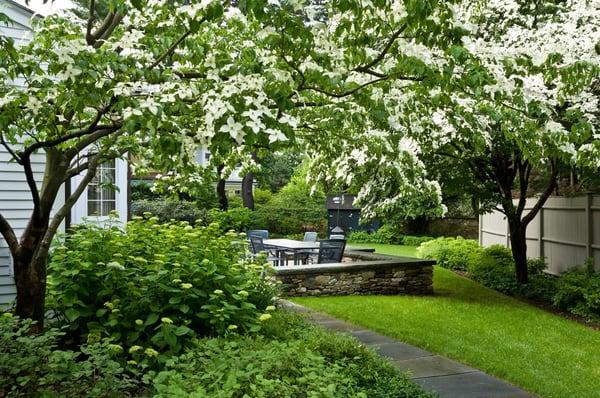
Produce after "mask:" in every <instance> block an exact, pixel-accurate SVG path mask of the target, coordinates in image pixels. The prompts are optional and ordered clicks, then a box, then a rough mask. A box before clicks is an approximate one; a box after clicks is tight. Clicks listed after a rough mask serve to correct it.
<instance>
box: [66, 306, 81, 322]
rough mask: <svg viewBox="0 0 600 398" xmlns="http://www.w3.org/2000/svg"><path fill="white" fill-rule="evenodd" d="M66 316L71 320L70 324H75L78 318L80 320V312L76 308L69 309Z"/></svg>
mask: <svg viewBox="0 0 600 398" xmlns="http://www.w3.org/2000/svg"><path fill="white" fill-rule="evenodd" d="M65 316H66V317H67V318H68V319H69V321H70V322H74V321H75V320H76V319H77V318H79V311H78V310H76V309H75V308H69V309H68V310H66V311H65Z"/></svg>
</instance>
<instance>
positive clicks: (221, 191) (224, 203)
mask: <svg viewBox="0 0 600 398" xmlns="http://www.w3.org/2000/svg"><path fill="white" fill-rule="evenodd" d="M217 196H218V197H219V208H220V209H221V210H223V211H225V210H227V209H228V208H229V201H228V200H227V192H226V191H225V180H224V179H222V178H221V179H219V181H218V182H217Z"/></svg>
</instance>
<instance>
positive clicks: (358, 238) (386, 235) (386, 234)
mask: <svg viewBox="0 0 600 398" xmlns="http://www.w3.org/2000/svg"><path fill="white" fill-rule="evenodd" d="M402 238H403V237H402V235H400V233H399V232H398V231H397V230H396V229H395V228H394V227H392V226H389V225H383V226H382V227H381V228H379V229H378V230H377V231H375V232H366V231H354V232H352V233H350V235H349V236H348V241H349V242H353V243H382V244H399V243H402Z"/></svg>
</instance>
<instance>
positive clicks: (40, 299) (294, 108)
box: [0, 0, 462, 325]
mask: <svg viewBox="0 0 600 398" xmlns="http://www.w3.org/2000/svg"><path fill="white" fill-rule="evenodd" d="M461 31H462V30H461V29H457V28H455V27H454V25H453V14H452V10H451V8H450V6H449V3H447V2H438V1H434V0H406V1H393V2H392V1H381V0H378V1H373V2H359V1H352V0H343V1H332V2H330V3H325V4H324V5H311V4H307V3H305V2H303V1H299V0H290V1H274V0H270V1H268V2H267V1H262V0H246V1H240V2H237V4H236V5H235V6H232V5H229V4H227V3H225V4H222V3H221V2H217V1H211V0H202V1H198V2H192V3H191V4H185V5H179V4H177V2H167V1H158V0H150V1H143V0H131V1H129V0H127V1H111V2H109V3H108V13H107V14H106V15H105V16H102V17H99V16H97V14H96V7H95V1H94V0H90V2H89V11H88V13H87V16H85V18H79V17H77V16H76V15H74V14H68V15H63V16H58V15H53V16H49V17H47V18H45V19H43V20H41V21H38V22H36V23H35V28H34V33H33V36H32V40H31V42H30V43H28V44H25V45H22V46H16V45H15V44H14V43H13V42H12V41H10V40H3V42H2V46H1V48H0V93H1V95H0V138H1V139H0V144H1V145H2V148H3V150H4V151H6V152H8V153H10V154H11V156H12V158H13V160H14V161H15V162H16V163H17V164H18V165H20V166H21V167H22V170H23V173H24V175H25V176H26V180H27V183H28V186H29V190H30V192H31V199H32V202H33V211H32V213H31V217H30V219H29V222H28V224H27V227H26V229H25V231H24V232H23V234H22V235H21V237H18V236H16V234H15V232H14V229H13V227H12V226H11V224H10V222H9V221H8V219H7V218H6V217H4V216H2V214H1V210H0V232H1V234H2V236H3V238H4V239H5V240H6V242H7V243H8V246H9V248H10V252H11V254H12V256H13V258H14V269H15V281H16V285H17V308H16V311H17V314H18V315H20V316H22V317H29V318H33V319H35V320H37V321H38V322H39V325H42V324H43V316H44V293H45V286H46V284H45V281H46V261H47V260H46V259H47V255H48V251H49V247H50V244H51V241H52V239H53V237H54V235H55V233H56V231H57V229H58V228H59V226H60V224H61V222H62V221H63V220H64V218H65V216H66V215H67V214H68V212H69V211H70V208H71V207H72V206H73V204H74V203H75V202H76V200H77V199H78V197H79V196H80V195H81V193H82V192H83V191H84V190H85V189H86V185H87V184H88V183H89V182H90V181H91V180H92V179H93V177H94V175H95V172H96V170H97V168H98V165H100V164H101V163H103V162H106V161H108V160H110V159H113V158H115V157H119V156H124V154H126V153H129V154H135V155H136V157H137V158H138V159H141V160H142V162H141V164H140V165H138V167H140V168H143V167H146V166H151V167H157V168H159V169H165V170H170V171H172V174H173V175H177V176H182V175H186V174H190V173H193V172H195V171H197V169H196V166H195V162H194V161H193V159H194V157H195V155H196V150H197V147H198V145H208V146H209V147H210V149H211V152H212V153H214V154H218V157H220V158H222V159H218V160H221V161H222V163H223V164H225V163H226V162H224V161H223V159H225V158H226V157H227V156H228V155H229V154H230V153H231V150H232V149H235V150H236V151H238V153H240V154H249V153H251V152H252V151H253V150H255V148H256V147H260V146H273V145H280V144H279V143H285V142H298V140H299V139H302V140H303V141H302V142H318V141H320V140H321V138H320V136H319V132H321V131H325V130H329V129H330V128H333V130H331V131H338V132H339V134H340V135H345V134H346V132H344V131H343V130H341V127H340V126H341V125H340V126H335V125H334V124H332V123H333V122H334V121H335V120H336V119H337V120H341V119H343V118H344V114H345V113H346V112H350V115H352V114H353V113H356V115H357V117H356V120H357V122H358V121H359V117H358V112H360V113H363V114H364V113H365V112H366V113H369V112H370V109H369V107H370V106H371V103H372V98H371V97H372V96H371V94H365V95H363V94H362V93H363V92H370V91H371V90H372V89H374V88H375V87H380V88H379V90H380V91H382V90H383V91H385V92H387V91H388V90H389V87H395V89H396V90H403V91H410V90H412V89H414V88H415V87H417V86H418V85H419V84H421V83H422V82H423V81H425V80H428V79H431V80H435V79H437V77H436V76H437V75H438V74H437V73H436V72H435V71H434V69H435V65H428V62H429V60H428V59H423V56H422V54H421V53H420V52H419V51H418V50H419V49H421V48H426V49H431V51H438V52H443V51H444V50H445V49H446V48H447V47H448V46H449V45H453V44H457V43H458V41H459V39H460V35H461ZM406 42H411V43H412V44H411V48H410V49H408V50H406V49H405V48H404V47H403V45H404V44H403V43H406ZM15 82H17V83H19V84H17V85H15ZM432 84H433V83H432ZM318 109H322V111H318ZM344 125H347V123H346V124H344ZM341 143H342V141H340V144H341ZM332 146H333V147H334V149H335V144H332ZM36 153H41V154H43V155H44V156H45V159H46V172H45V173H44V177H43V181H42V182H41V184H38V182H37V181H36V179H35V178H34V174H33V171H32V167H31V157H32V156H33V154H36ZM79 174H81V175H83V177H82V178H81V183H80V184H79V185H78V186H77V187H75V188H74V189H73V190H72V192H71V194H70V196H69V197H68V198H67V199H66V201H65V203H64V205H63V206H61V207H60V208H58V209H55V204H56V199H57V195H58V192H59V190H60V187H61V186H62V185H63V184H64V183H65V182H67V181H69V180H70V179H71V178H72V177H74V176H76V175H79ZM53 209H55V210H56V211H55V213H53Z"/></svg>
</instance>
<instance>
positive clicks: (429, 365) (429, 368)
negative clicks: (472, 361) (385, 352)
mask: <svg viewBox="0 0 600 398" xmlns="http://www.w3.org/2000/svg"><path fill="white" fill-rule="evenodd" d="M392 363H393V364H394V365H395V366H396V367H397V368H398V369H400V370H402V371H406V372H408V373H410V376H411V378H413V379H420V378H423V377H434V376H450V375H456V374H462V373H473V372H476V371H477V370H476V369H473V368H470V367H468V366H465V365H463V364H461V363H458V362H456V361H453V360H451V359H448V358H446V357H442V356H440V355H430V356H427V357H420V358H412V359H403V360H400V361H398V360H396V358H392Z"/></svg>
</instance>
